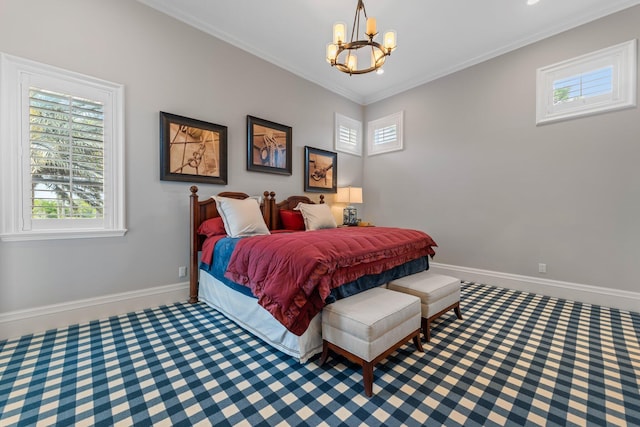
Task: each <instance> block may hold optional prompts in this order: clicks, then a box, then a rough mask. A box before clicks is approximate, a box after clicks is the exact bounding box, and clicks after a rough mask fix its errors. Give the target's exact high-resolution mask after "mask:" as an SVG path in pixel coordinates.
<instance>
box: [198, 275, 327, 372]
mask: <svg viewBox="0 0 640 427" xmlns="http://www.w3.org/2000/svg"><path fill="white" fill-rule="evenodd" d="M198 298H199V299H200V301H203V302H205V303H206V304H207V305H209V306H210V307H212V308H214V309H216V310H218V311H219V312H220V313H222V314H223V315H225V316H226V317H227V318H228V319H230V320H232V321H233V322H235V323H236V324H237V325H238V326H240V327H241V328H243V329H245V330H247V331H248V332H250V333H252V334H253V335H255V336H257V337H258V338H260V339H261V340H263V341H265V342H266V343H267V344H269V345H270V346H272V347H274V348H276V349H278V350H280V351H282V352H283V353H286V354H288V355H290V356H293V357H296V358H297V359H298V360H300V362H302V363H304V362H306V361H307V360H309V358H310V357H311V356H313V355H314V354H317V353H320V352H321V351H322V319H321V316H322V313H318V314H317V315H316V316H315V317H314V318H313V320H312V321H311V324H310V325H309V328H307V330H306V331H305V333H304V334H302V335H301V336H297V335H294V334H292V333H291V332H289V331H288V330H287V329H286V328H285V327H284V326H283V325H282V324H281V323H280V322H278V321H277V320H276V319H275V318H274V317H273V316H272V315H271V313H269V312H268V311H267V310H265V309H264V308H263V307H262V306H260V305H258V300H257V299H256V298H252V297H249V296H247V295H244V294H241V293H240V292H237V291H234V290H233V289H231V288H229V287H228V286H226V285H225V284H223V283H221V282H220V281H219V280H218V279H216V278H215V277H213V276H211V275H210V274H209V273H207V272H206V271H204V270H200V286H199V291H198Z"/></svg>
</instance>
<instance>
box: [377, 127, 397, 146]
mask: <svg viewBox="0 0 640 427" xmlns="http://www.w3.org/2000/svg"><path fill="white" fill-rule="evenodd" d="M397 139H398V126H397V125H395V124H393V125H389V126H385V127H383V128H380V129H374V131H373V144H374V145H379V144H389V143H392V142H395V141H396V140H397Z"/></svg>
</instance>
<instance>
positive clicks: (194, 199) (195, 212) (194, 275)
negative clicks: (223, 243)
mask: <svg viewBox="0 0 640 427" xmlns="http://www.w3.org/2000/svg"><path fill="white" fill-rule="evenodd" d="M190 190H191V196H189V197H190V199H191V204H190V211H191V216H190V218H191V219H190V224H189V230H190V231H191V232H190V234H191V243H190V245H191V250H190V255H189V273H190V274H189V302H190V303H191V304H195V303H197V302H198V233H197V230H196V227H198V224H199V223H200V218H199V215H200V209H199V208H198V187H197V186H195V185H192V186H191V189H190Z"/></svg>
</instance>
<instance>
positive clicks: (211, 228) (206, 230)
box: [198, 216, 227, 237]
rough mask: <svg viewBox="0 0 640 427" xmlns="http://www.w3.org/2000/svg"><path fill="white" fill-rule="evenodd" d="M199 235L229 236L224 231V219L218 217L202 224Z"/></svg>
mask: <svg viewBox="0 0 640 427" xmlns="http://www.w3.org/2000/svg"><path fill="white" fill-rule="evenodd" d="M198 234H204V235H205V236H207V237H211V236H218V235H221V234H227V231H226V230H225V229H224V223H223V222H222V217H221V216H217V217H215V218H209V219H208V220H206V221H205V222H203V223H202V224H200V227H198Z"/></svg>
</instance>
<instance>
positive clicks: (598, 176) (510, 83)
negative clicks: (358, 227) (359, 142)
mask: <svg viewBox="0 0 640 427" xmlns="http://www.w3.org/2000/svg"><path fill="white" fill-rule="evenodd" d="M638 23H640V7H638V6H636V7H634V8H631V9H628V10H625V11H622V12H620V13H617V14H615V15H611V16H609V17H606V18H604V19H600V20H598V21H594V22H593V23H590V24H587V25H584V26H582V27H579V28H577V29H574V30H571V31H568V32H566V33H563V34H560V35H558V36H556V37H552V38H549V39H546V40H543V41H541V42H539V43H535V44H533V45H530V46H527V47H524V48H522V49H519V50H517V51H514V52H511V53H509V54H505V55H503V56H500V57H498V58H495V59H493V60H490V61H487V62H485V63H482V64H479V65H477V66H474V67H471V68H468V69H466V70H463V71H461V72H458V73H455V74H452V75H449V76H447V77H445V78H441V79H439V80H436V81H434V82H431V83H429V84H426V85H423V86H421V87H419V88H417V89H414V90H411V91H408V92H406V93H403V94H400V95H397V96H395V97H392V98H389V99H386V100H383V101H381V102H378V103H376V104H372V105H368V106H367V108H366V111H365V114H366V117H365V121H367V120H373V119H377V118H379V117H382V116H385V115H387V114H391V113H395V112H397V111H399V110H404V111H405V128H404V131H405V134H404V146H405V148H404V150H403V151H400V152H395V153H391V154H385V155H378V156H372V157H367V158H366V159H365V171H364V182H365V189H364V199H365V202H366V212H365V215H364V216H365V217H366V218H367V219H370V220H372V221H374V222H376V223H379V224H394V225H398V226H407V227H415V228H419V229H423V230H425V231H427V232H428V233H430V234H431V235H432V236H433V238H434V239H435V240H436V242H438V244H439V246H440V247H439V249H438V251H437V255H436V258H435V261H437V262H439V263H443V264H450V265H455V266H464V267H469V268H477V269H484V270H491V271H497V272H504V273H511V274H518V275H525V276H532V277H540V278H547V279H554V280H559V281H567V282H574V283H580V284H587V285H594V286H599V287H605V288H607V287H608V288H613V289H620V290H628V291H636V292H637V290H638V285H637V283H638V282H637V281H638V277H640V268H639V267H638V266H639V265H640V264H639V263H638V259H639V258H640V246H639V245H638V242H640V185H639V183H640V168H639V167H638V159H640V114H639V112H638V108H633V109H628V110H623V111H618V112H611V113H606V114H601V115H596V116H592V117H586V118H580V119H575V120H570V121H564V122H560V123H555V124H548V125H544V126H536V125H535V84H536V82H535V79H536V69H537V68H539V67H542V66H545V65H549V64H552V63H555V62H558V61H561V60H565V59H569V58H572V57H575V56H578V55H582V54H584V53H588V52H591V51H594V50H597V49H601V48H604V47H607V46H610V45H614V44H617V43H621V42H624V41H627V40H630V39H633V38H638V37H640V25H638ZM538 263H546V264H547V269H548V272H547V274H539V273H538Z"/></svg>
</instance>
